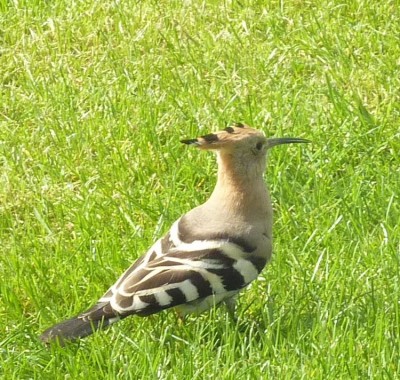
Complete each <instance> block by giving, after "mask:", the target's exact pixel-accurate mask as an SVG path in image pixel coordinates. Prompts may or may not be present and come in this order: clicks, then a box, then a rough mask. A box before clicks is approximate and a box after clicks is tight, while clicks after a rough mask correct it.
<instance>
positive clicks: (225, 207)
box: [40, 123, 309, 344]
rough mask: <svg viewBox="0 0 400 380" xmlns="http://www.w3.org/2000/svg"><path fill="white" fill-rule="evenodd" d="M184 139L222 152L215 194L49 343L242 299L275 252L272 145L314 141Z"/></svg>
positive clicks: (58, 328)
mask: <svg viewBox="0 0 400 380" xmlns="http://www.w3.org/2000/svg"><path fill="white" fill-rule="evenodd" d="M182 142H183V143H184V144H188V145H192V146H195V147H197V148H199V149H201V150H212V151H214V152H216V154H217V161H218V179H217V183H216V186H215V189H214V191H213V192H212V194H211V196H210V198H209V199H208V200H207V201H206V202H205V203H204V204H202V205H200V206H198V207H195V208H194V209H192V210H191V211H189V212H188V213H186V214H184V215H183V216H181V217H180V218H179V219H178V220H177V221H176V222H175V223H173V225H172V227H171V229H170V230H169V231H168V232H167V233H166V235H165V236H164V237H162V238H161V239H159V240H158V241H156V242H155V243H154V245H153V246H152V247H151V248H150V249H149V250H148V251H147V253H146V254H145V255H143V256H142V257H140V258H139V259H138V260H137V261H136V262H135V263H134V264H133V265H132V266H131V267H130V268H129V269H128V270H127V271H126V272H125V273H124V274H122V276H121V277H120V278H119V279H118V280H117V282H116V283H115V284H114V285H112V286H111V288H109V290H108V291H107V292H106V293H105V294H104V295H103V297H101V298H100V299H99V300H98V302H97V303H96V304H95V305H94V306H93V307H91V308H90V309H88V310H87V311H85V312H83V313H81V314H79V315H78V316H76V317H74V318H72V319H69V320H66V321H64V322H61V323H59V324H56V325H55V326H53V327H50V328H49V329H47V330H46V331H45V332H43V334H42V335H41V336H40V338H41V340H42V341H44V342H46V343H49V342H51V341H53V340H59V342H60V343H61V344H63V343H64V342H65V341H69V340H76V339H79V338H83V337H85V336H87V335H90V334H92V333H93V332H94V331H95V330H98V329H100V328H104V327H106V326H108V325H110V324H112V323H114V322H117V321H118V320H120V319H123V318H125V317H127V316H129V315H139V316H147V315H150V314H154V313H158V312H159V311H162V310H164V309H169V308H175V309H176V310H177V312H178V314H179V315H180V316H185V315H186V314H188V313H196V314H199V313H201V312H203V311H205V310H207V309H209V308H211V307H212V306H213V305H217V304H219V303H221V302H224V303H226V304H227V306H228V309H230V310H231V311H232V308H233V305H234V302H233V300H234V299H235V296H236V295H237V294H238V293H239V292H240V291H241V290H242V289H243V288H245V287H246V286H247V285H248V284H250V282H252V281H253V280H255V279H256V278H257V276H258V275H259V274H260V272H261V270H262V269H263V268H264V266H265V264H266V263H267V261H268V260H269V259H270V257H271V254H272V205H271V199H270V196H269V193H268V190H267V188H266V185H265V183H264V172H265V167H266V155H267V151H268V149H270V148H272V147H273V146H276V145H280V144H289V143H307V142H309V141H308V140H305V139H300V138H272V139H267V138H266V137H265V136H264V134H263V133H262V132H260V131H258V130H255V129H252V128H250V127H248V126H247V125H243V124H240V123H238V124H235V125H234V126H231V127H227V128H225V129H224V130H223V131H220V132H216V133H210V134H208V135H205V136H201V137H199V138H195V139H189V140H182Z"/></svg>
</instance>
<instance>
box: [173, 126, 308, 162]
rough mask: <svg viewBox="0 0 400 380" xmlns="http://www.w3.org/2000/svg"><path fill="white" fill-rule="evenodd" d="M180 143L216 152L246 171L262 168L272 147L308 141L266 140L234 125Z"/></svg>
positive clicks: (247, 127)
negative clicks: (252, 168)
mask: <svg viewBox="0 0 400 380" xmlns="http://www.w3.org/2000/svg"><path fill="white" fill-rule="evenodd" d="M181 142H182V143H184V144H187V145H193V146H195V147H197V148H199V149H202V150H212V151H216V152H217V154H218V156H219V157H220V158H222V159H225V160H226V161H231V162H232V164H234V165H236V166H237V167H240V166H243V167H244V169H245V170H247V169H250V168H251V167H254V166H255V167H258V168H264V167H265V157H266V154H267V151H268V150H269V149H270V148H272V147H274V146H277V145H281V144H292V143H308V142H310V141H309V140H305V139H300V138H294V137H281V138H270V139H268V138H266V137H265V135H264V133H263V132H261V131H259V130H256V129H253V128H250V127H249V126H247V125H244V124H241V123H236V124H234V125H233V126H230V127H227V128H225V129H224V130H222V131H219V132H215V133H210V134H207V135H204V136H200V137H198V138H195V139H187V140H181ZM254 164H256V165H254Z"/></svg>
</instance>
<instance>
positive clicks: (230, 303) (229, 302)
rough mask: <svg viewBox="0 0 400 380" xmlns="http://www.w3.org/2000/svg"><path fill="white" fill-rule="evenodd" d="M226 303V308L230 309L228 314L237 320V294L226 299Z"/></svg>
mask: <svg viewBox="0 0 400 380" xmlns="http://www.w3.org/2000/svg"><path fill="white" fill-rule="evenodd" d="M224 304H225V306H226V309H227V310H228V314H229V316H230V318H231V319H232V320H233V321H234V322H237V321H238V318H237V316H236V314H235V309H236V296H233V297H230V298H227V299H226V300H224Z"/></svg>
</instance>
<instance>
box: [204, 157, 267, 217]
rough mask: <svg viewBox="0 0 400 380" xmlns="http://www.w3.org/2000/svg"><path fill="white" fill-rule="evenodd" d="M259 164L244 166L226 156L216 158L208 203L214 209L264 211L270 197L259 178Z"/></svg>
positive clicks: (262, 180)
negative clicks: (213, 180)
mask: <svg viewBox="0 0 400 380" xmlns="http://www.w3.org/2000/svg"><path fill="white" fill-rule="evenodd" d="M263 166H264V165H260V167H257V166H255V165H253V166H248V167H244V166H243V165H241V163H238V162H235V161H234V159H233V158H230V157H220V156H219V157H218V179H217V183H216V186H215V189H214V191H213V193H212V195H211V197H210V199H209V202H210V203H212V204H213V205H214V207H215V208H217V209H220V208H224V209H225V210H227V209H232V211H234V212H236V213H237V212H239V213H245V214H248V213H252V214H253V215H255V214H265V213H266V212H268V211H269V208H270V198H269V194H268V191H267V188H266V185H265V182H264V178H263Z"/></svg>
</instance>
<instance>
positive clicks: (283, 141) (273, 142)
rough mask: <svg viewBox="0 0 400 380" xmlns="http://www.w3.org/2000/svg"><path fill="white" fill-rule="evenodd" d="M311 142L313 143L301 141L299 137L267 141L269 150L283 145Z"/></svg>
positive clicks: (307, 141) (308, 141)
mask: <svg viewBox="0 0 400 380" xmlns="http://www.w3.org/2000/svg"><path fill="white" fill-rule="evenodd" d="M310 142H311V141H310V140H306V139H299V138H297V137H277V138H273V139H268V140H267V144H268V148H272V147H274V146H277V145H282V144H297V143H310Z"/></svg>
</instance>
